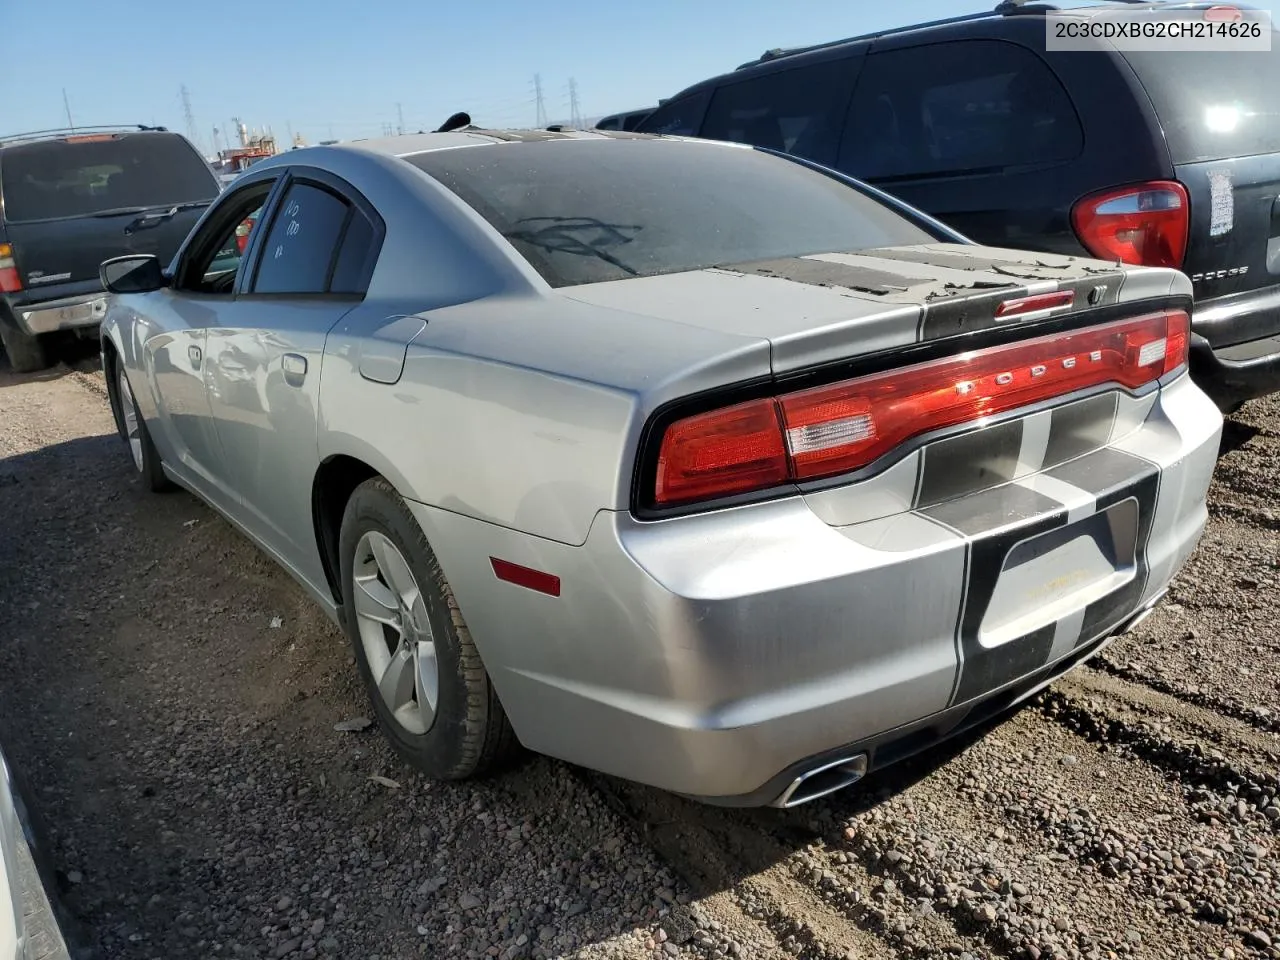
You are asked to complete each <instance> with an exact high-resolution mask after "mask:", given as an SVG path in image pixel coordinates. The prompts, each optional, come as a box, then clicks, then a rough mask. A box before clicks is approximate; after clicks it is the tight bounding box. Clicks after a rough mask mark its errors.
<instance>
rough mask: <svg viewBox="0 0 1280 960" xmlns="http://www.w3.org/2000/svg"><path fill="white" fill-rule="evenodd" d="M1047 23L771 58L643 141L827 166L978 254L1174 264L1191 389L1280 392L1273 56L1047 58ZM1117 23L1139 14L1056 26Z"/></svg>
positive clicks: (928, 33) (1032, 18) (1006, 22)
mask: <svg viewBox="0 0 1280 960" xmlns="http://www.w3.org/2000/svg"><path fill="white" fill-rule="evenodd" d="M1143 6H1151V7H1161V5H1160V4H1144V5H1143ZM1213 7H1214V5H1213V4H1208V3H1203V4H1201V3H1190V4H1179V5H1177V7H1173V6H1172V5H1170V6H1169V7H1166V8H1164V9H1166V10H1168V11H1169V14H1170V15H1176V16H1179V17H1188V18H1193V19H1194V18H1199V19H1204V18H1205V17H1206V13H1207V11H1208V10H1210V9H1211V8H1213ZM1049 9H1052V8H1047V7H1045V6H1040V5H1038V6H1026V5H1023V6H1015V5H1013V4H1004V5H1002V6H1001V7H1000V8H998V9H997V11H996V12H994V13H988V14H978V15H973V16H968V17H961V18H957V19H953V20H947V21H940V22H936V23H931V24H924V25H921V26H917V27H908V28H904V29H902V30H896V31H890V32H886V33H882V34H877V35H874V36H868V37H861V38H855V39H852V40H845V41H839V42H837V43H832V44H824V45H822V46H820V47H811V48H806V49H803V50H795V51H772V52H770V53H767V54H765V55H764V56H763V57H761V58H760V59H759V60H757V61H753V62H751V63H749V64H744V65H743V66H741V67H739V68H738V69H737V70H735V71H733V72H732V73H729V74H726V75H724V76H720V77H716V78H714V79H711V80H707V81H705V82H702V83H699V84H697V85H695V86H692V87H690V88H688V89H686V90H685V91H683V92H682V93H680V94H678V95H676V96H675V97H672V98H671V99H669V100H666V101H663V102H662V104H661V105H660V106H659V107H658V109H657V110H655V111H654V113H653V114H652V115H650V116H649V117H648V118H647V119H646V120H645V121H644V122H643V123H641V124H640V126H639V128H638V129H639V131H641V132H647V133H664V134H681V135H688V136H701V137H708V138H712V139H719V140H734V141H738V142H742V143H750V144H754V145H756V146H759V147H765V148H770V149H774V150H779V151H784V152H788V153H791V154H794V155H797V156H799V157H803V158H807V159H809V160H812V161H815V162H817V163H820V164H823V165H826V166H829V167H834V168H835V169H837V170H839V171H842V172H844V173H846V174H849V175H851V176H854V177H857V178H859V179H861V180H864V181H867V182H869V183H871V184H873V185H875V186H877V187H879V188H880V189H882V190H885V191H886V192H889V193H892V194H894V195H896V196H897V197H899V198H901V199H902V200H904V201H906V202H907V203H909V204H911V205H913V206H915V207H918V208H920V209H922V210H924V211H925V212H926V213H929V214H932V215H933V216H935V217H937V218H938V219H940V220H942V221H943V222H945V223H946V224H948V225H949V226H951V227H953V228H955V229H956V230H958V231H960V232H961V233H963V234H965V235H966V236H968V237H969V238H971V239H973V240H975V241H977V242H979V243H983V244H988V245H991V246H997V247H1014V248H1021V249H1029V250H1043V251H1049V252H1054V253H1065V254H1076V255H1091V256H1094V257H1097V258H1100V259H1105V260H1122V261H1125V262H1128V263H1145V264H1148V265H1160V266H1173V267H1177V268H1179V269H1181V270H1183V271H1184V272H1185V273H1187V274H1188V275H1189V276H1190V277H1191V279H1192V281H1193V283H1194V287H1195V291H1196V308H1195V317H1194V322H1193V330H1194V341H1195V349H1194V353H1193V363H1192V373H1193V376H1194V377H1195V378H1196V380H1197V381H1198V382H1199V383H1200V385H1201V386H1202V387H1203V388H1204V389H1205V390H1206V392H1208V393H1209V394H1210V395H1211V396H1212V397H1213V398H1214V399H1215V401H1217V403H1218V404H1219V406H1220V407H1222V408H1223V409H1224V410H1231V409H1234V408H1236V407H1237V406H1239V404H1240V403H1242V402H1243V401H1245V400H1247V399H1250V398H1251V397H1256V396H1261V395H1263V394H1266V393H1271V392H1273V391H1276V390H1280V94H1278V93H1277V91H1280V43H1275V44H1273V45H1272V50H1271V51H1270V52H1267V53H1262V52H1247V53H1241V52H1232V53H1225V52H1207V51H1199V52H1190V51H1189V52H1176V53H1171V52H1135V51H1132V50H1123V51H1122V50H1119V49H1117V48H1116V47H1115V46H1113V45H1112V44H1110V42H1109V41H1106V40H1098V41H1096V46H1094V47H1093V48H1092V49H1089V50H1086V51H1079V52H1074V51H1073V52H1063V51H1051V50H1047V49H1046V47H1047V42H1046V23H1045V13H1046V11H1047V10H1049ZM1117 9H1132V8H1131V7H1129V6H1125V7H1123V8H1120V7H1117V6H1116V5H1106V6H1100V7H1087V8H1083V9H1073V10H1067V11H1055V13H1056V14H1057V15H1059V16H1072V17H1095V16H1098V15H1100V14H1101V13H1102V12H1103V11H1106V10H1110V11H1111V12H1112V13H1114V12H1115V10H1117ZM1218 9H1221V8H1220V7H1219V8H1218ZM1212 15H1213V14H1209V16H1212ZM1274 36H1275V35H1274V34H1273V37H1274Z"/></svg>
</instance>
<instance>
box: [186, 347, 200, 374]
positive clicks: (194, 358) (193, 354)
mask: <svg viewBox="0 0 1280 960" xmlns="http://www.w3.org/2000/svg"><path fill="white" fill-rule="evenodd" d="M203 356H204V354H203V353H202V352H201V350H200V348H199V347H197V346H195V345H194V344H193V345H191V346H189V347H187V359H188V360H190V361H191V366H192V367H193V368H195V369H196V370H199V369H200V360H201V358H202V357H203Z"/></svg>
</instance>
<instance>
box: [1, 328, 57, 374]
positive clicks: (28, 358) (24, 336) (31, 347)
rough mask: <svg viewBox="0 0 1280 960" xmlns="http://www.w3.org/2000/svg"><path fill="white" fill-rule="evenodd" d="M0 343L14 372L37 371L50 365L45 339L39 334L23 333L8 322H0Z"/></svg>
mask: <svg viewBox="0 0 1280 960" xmlns="http://www.w3.org/2000/svg"><path fill="white" fill-rule="evenodd" d="M0 343H3V344H4V352H5V355H6V356H8V358H9V366H10V367H12V368H13V372H14V373H35V372H36V371H37V370H44V369H46V368H47V367H48V366H49V358H48V355H47V354H46V352H45V348H44V341H43V340H41V339H40V338H39V337H37V336H32V335H31V334H29V333H23V332H22V331H21V330H18V329H16V328H14V327H11V326H9V325H8V324H7V323H0Z"/></svg>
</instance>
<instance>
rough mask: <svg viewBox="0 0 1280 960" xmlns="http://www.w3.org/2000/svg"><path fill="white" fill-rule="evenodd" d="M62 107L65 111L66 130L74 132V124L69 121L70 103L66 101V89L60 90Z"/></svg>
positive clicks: (72, 121)
mask: <svg viewBox="0 0 1280 960" xmlns="http://www.w3.org/2000/svg"><path fill="white" fill-rule="evenodd" d="M62 105H63V106H64V107H66V109H67V128H68V129H70V130H74V129H75V128H76V122H75V121H74V120H72V119H71V101H70V100H68V99H67V88H66V87H63V88H62Z"/></svg>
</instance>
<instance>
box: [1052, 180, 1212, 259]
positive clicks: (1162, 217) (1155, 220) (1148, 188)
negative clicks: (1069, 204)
mask: <svg viewBox="0 0 1280 960" xmlns="http://www.w3.org/2000/svg"><path fill="white" fill-rule="evenodd" d="M1071 225H1072V227H1074V228H1075V231H1076V236H1077V237H1079V239H1080V243H1081V244H1082V245H1083V246H1084V248H1085V249H1086V250H1088V251H1089V253H1090V254H1092V255H1093V256H1095V257H1097V258H1098V259H1099V260H1119V261H1122V262H1123V263H1134V264H1142V265H1144V266H1148V267H1173V268H1174V269H1180V268H1181V267H1182V258H1183V256H1184V255H1185V254H1186V252H1187V233H1188V231H1189V228H1190V225H1191V206H1190V202H1189V200H1188V198H1187V190H1186V188H1185V187H1184V186H1183V185H1182V184H1180V183H1177V182H1175V181H1172V180H1157V181H1153V182H1151V183H1140V184H1135V185H1133V186H1129V187H1120V188H1118V189H1115V190H1106V191H1104V192H1102V193H1095V194H1091V195H1090V196H1087V197H1085V198H1084V199H1083V200H1080V201H1079V202H1077V203H1076V205H1075V206H1074V207H1073V208H1072V210H1071Z"/></svg>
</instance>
